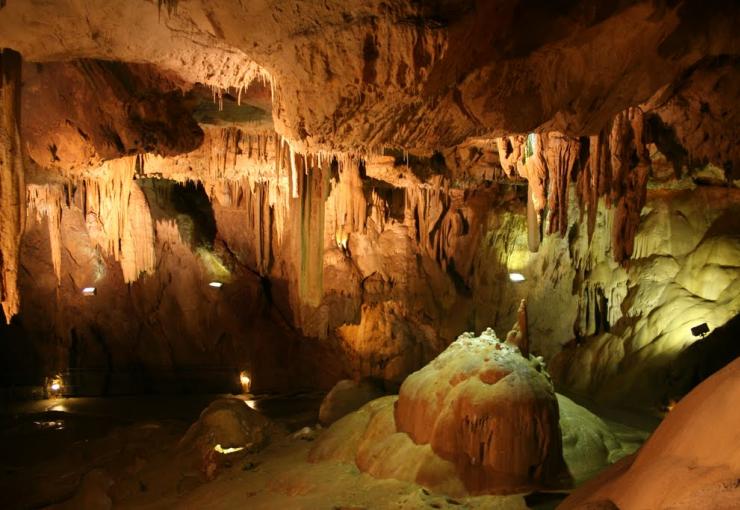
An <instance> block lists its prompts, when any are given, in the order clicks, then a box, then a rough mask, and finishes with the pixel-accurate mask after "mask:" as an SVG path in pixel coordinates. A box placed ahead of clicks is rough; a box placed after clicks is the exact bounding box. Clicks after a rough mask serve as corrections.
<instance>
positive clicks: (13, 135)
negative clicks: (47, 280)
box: [0, 49, 26, 323]
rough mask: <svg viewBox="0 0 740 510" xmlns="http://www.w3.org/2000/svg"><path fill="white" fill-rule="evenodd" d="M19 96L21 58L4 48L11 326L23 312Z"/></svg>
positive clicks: (1, 133) (6, 270)
mask: <svg viewBox="0 0 740 510" xmlns="http://www.w3.org/2000/svg"><path fill="white" fill-rule="evenodd" d="M20 97H21V56H20V55H19V54H18V53H17V52H15V51H13V50H9V49H3V50H1V51H0V302H2V306H3V313H4V314H5V320H6V321H7V322H8V323H10V319H11V318H12V317H13V316H14V315H15V314H17V313H18V311H19V309H20V294H19V291H18V268H19V265H20V261H19V258H20V241H21V236H22V235H23V227H24V224H25V216H26V214H25V199H26V196H25V181H24V164H23V163H24V162H23V152H22V146H21V139H20V129H19V126H20Z"/></svg>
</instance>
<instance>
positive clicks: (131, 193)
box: [77, 156, 156, 283]
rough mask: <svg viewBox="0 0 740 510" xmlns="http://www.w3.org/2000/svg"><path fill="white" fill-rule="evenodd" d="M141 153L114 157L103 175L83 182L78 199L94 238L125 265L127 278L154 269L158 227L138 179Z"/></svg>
mask: <svg viewBox="0 0 740 510" xmlns="http://www.w3.org/2000/svg"><path fill="white" fill-rule="evenodd" d="M137 161H140V158H139V157H137V156H133V157H127V158H120V159H116V160H111V161H108V162H106V163H104V165H103V168H104V170H103V172H102V176H101V177H99V178H93V179H85V180H84V181H83V182H82V186H83V189H82V190H81V194H80V193H79V191H78V195H77V196H78V197H79V198H78V200H79V201H80V202H81V205H82V207H81V209H82V211H83V213H84V215H85V218H86V222H87V229H88V233H89V234H90V237H91V239H92V240H93V242H95V243H96V244H97V245H98V246H100V248H101V249H102V251H103V253H104V254H106V255H109V256H112V257H113V258H114V259H115V260H116V261H118V262H119V263H120V265H121V270H122V271H123V279H124V281H125V282H127V283H128V282H133V281H135V280H137V279H138V278H139V275H140V274H142V273H147V272H150V271H152V270H153V269H154V266H155V263H156V260H155V254H154V227H153V224H152V216H151V212H150V210H149V204H148V202H147V200H146V197H145V196H144V193H143V192H142V191H141V189H140V188H139V186H138V185H137V184H136V182H135V181H134V174H135V173H136V171H137V166H138V165H140V163H139V162H137Z"/></svg>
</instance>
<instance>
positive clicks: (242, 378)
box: [239, 370, 252, 393]
mask: <svg viewBox="0 0 740 510" xmlns="http://www.w3.org/2000/svg"><path fill="white" fill-rule="evenodd" d="M239 383H240V384H241V385H242V392H244V393H249V389H250V388H251V387H252V379H251V378H250V377H249V374H248V373H247V371H246V370H242V371H241V372H240V373H239Z"/></svg>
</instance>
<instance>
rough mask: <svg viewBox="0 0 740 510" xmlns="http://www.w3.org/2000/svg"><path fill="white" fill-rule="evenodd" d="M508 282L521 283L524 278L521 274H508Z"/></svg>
mask: <svg viewBox="0 0 740 510" xmlns="http://www.w3.org/2000/svg"><path fill="white" fill-rule="evenodd" d="M509 280H511V281H512V282H523V281H524V280H526V278H525V277H524V275H523V274H522V273H509Z"/></svg>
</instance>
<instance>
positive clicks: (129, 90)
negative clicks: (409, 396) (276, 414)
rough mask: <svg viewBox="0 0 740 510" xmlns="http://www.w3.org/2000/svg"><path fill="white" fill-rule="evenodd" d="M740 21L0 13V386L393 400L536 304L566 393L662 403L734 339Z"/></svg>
mask: <svg viewBox="0 0 740 510" xmlns="http://www.w3.org/2000/svg"><path fill="white" fill-rule="evenodd" d="M736 10H737V9H729V10H728V11H727V12H723V11H722V10H719V9H711V8H705V7H704V6H703V5H702V4H700V3H699V2H695V1H693V0H692V1H686V2H682V3H680V4H676V5H674V4H670V3H663V2H640V1H635V2H624V3H617V4H614V3H613V2H596V3H593V2H575V3H573V4H572V5H569V6H564V5H560V4H558V5H553V6H549V5H544V4H538V5H534V6H531V8H527V9H525V8H523V4H522V3H520V2H516V1H511V2H509V1H504V2H493V3H491V2H475V1H471V2H435V3H433V5H422V4H419V3H408V2H401V1H398V2H396V1H394V2H369V3H368V2H349V3H346V2H345V3H343V4H342V5H339V4H331V3H330V4H326V3H324V4H323V5H321V4H319V3H314V2H296V3H291V4H290V5H288V4H285V3H282V2H269V3H265V2H251V3H249V5H246V6H245V5H244V3H243V2H232V1H230V0H222V1H218V2H215V3H214V2H200V1H195V0H193V1H188V2H168V3H167V4H166V8H164V9H163V8H162V4H161V3H160V4H159V5H157V3H155V2H150V1H143V0H136V1H131V2H107V1H106V2H102V1H98V2H93V3H91V4H89V5H88V6H86V7H85V8H84V9H83V8H82V7H81V6H80V5H78V3H77V2H72V1H68V0H55V1H53V2H43V3H40V4H37V3H34V4H29V3H25V2H19V1H18V2H9V3H7V4H5V5H4V6H2V7H1V8H0V47H4V46H9V47H13V48H16V49H19V50H20V51H21V53H22V54H23V58H24V59H25V61H24V63H23V69H24V72H23V76H24V80H23V84H22V87H21V89H22V91H23V93H22V94H20V98H18V97H17V96H18V95H15V96H14V98H13V101H16V102H18V101H19V102H20V112H21V113H22V115H11V117H12V118H10V120H9V121H8V122H6V124H8V125H10V126H11V127H13V126H15V127H19V128H20V129H19V131H18V133H19V135H18V136H19V137H20V138H19V140H21V141H22V143H20V142H18V143H16V142H14V143H16V145H19V147H20V146H22V147H23V150H24V151H26V152H27V155H28V158H27V161H23V163H25V168H24V170H23V172H22V174H23V176H24V177H25V179H26V180H27V182H28V185H27V186H25V191H26V200H22V195H23V193H21V192H22V190H23V189H24V186H23V185H18V186H15V185H14V186H15V187H7V186H3V188H2V189H0V191H2V193H3V194H4V195H3V197H5V196H6V195H8V196H10V195H13V193H15V195H18V197H16V198H17V199H13V197H12V196H11V197H10V198H8V199H7V200H6V198H3V219H4V221H6V222H9V223H7V224H8V225H9V226H10V227H12V228H9V229H6V230H3V232H2V234H3V235H2V239H1V240H2V246H3V254H4V255H3V256H4V257H5V260H8V261H10V263H9V264H7V265H6V266H7V267H8V268H10V269H9V271H10V272H11V273H12V272H13V271H14V269H13V268H14V267H15V266H14V262H13V257H15V253H17V252H18V250H19V248H20V261H21V263H20V265H19V268H20V280H19V281H20V283H19V288H20V292H15V291H14V290H12V289H14V286H13V285H5V284H4V287H3V289H5V287H8V288H11V291H12V292H11V294H7V291H5V290H3V292H5V293H4V294H3V300H4V304H5V302H6V301H7V299H6V297H5V296H6V295H9V296H10V297H11V298H12V299H10V301H8V303H9V306H8V307H6V310H5V315H6V318H7V319H9V320H10V319H11V317H12V316H13V315H14V314H15V312H16V311H19V313H18V315H17V317H16V318H15V319H13V320H12V322H11V323H10V325H9V326H3V327H2V329H0V333H2V342H3V348H2V349H3V352H7V353H8V355H7V356H5V357H4V360H5V363H6V364H7V366H8V371H7V373H8V374H19V375H18V378H19V380H21V379H24V380H29V381H30V380H36V381H37V380H39V379H40V378H42V377H43V376H45V375H49V374H51V373H53V372H55V371H58V370H83V371H84V370H88V371H89V370H92V371H96V372H97V373H98V374H102V375H100V376H98V380H97V382H96V383H95V384H92V383H90V385H88V386H90V387H93V386H94V387H95V388H97V389H91V390H90V391H92V392H95V391H109V392H120V391H135V390H136V388H137V387H136V384H135V383H138V382H137V377H138V376H132V375H131V374H146V377H138V379H139V380H143V381H147V380H148V381H149V382H147V383H146V385H144V386H147V385H148V386H147V387H155V386H167V384H171V385H177V384H180V383H173V381H180V382H182V381H187V378H188V377H190V376H187V375H186V374H196V373H199V374H206V373H208V372H209V371H211V372H217V373H218V374H230V375H223V376H222V375H217V376H214V377H213V378H211V379H209V377H208V376H206V375H202V376H201V375H199V376H197V377H196V376H193V377H196V378H197V379H198V380H199V381H200V382H199V383H198V384H207V383H208V381H209V380H210V383H208V384H213V386H214V387H223V386H224V384H222V382H221V381H222V379H219V378H223V379H228V381H230V382H228V383H226V384H225V385H226V386H228V385H230V384H232V383H233V381H234V380H235V378H234V375H233V374H234V373H236V372H237V371H238V370H240V369H244V368H247V369H249V370H250V371H251V372H252V374H253V379H254V382H255V389H264V390H283V389H288V388H295V387H304V386H305V387H326V386H328V385H330V384H331V383H332V382H333V381H334V380H336V379H337V378H339V377H344V376H355V377H360V376H367V375H370V376H373V377H377V378H380V379H383V380H384V381H386V382H387V383H388V384H389V385H390V386H393V385H397V384H398V383H400V381H401V380H403V378H404V377H405V376H406V375H407V374H408V373H409V372H411V371H413V370H415V369H417V368H419V367H420V366H422V365H423V364H425V363H426V362H427V361H428V360H429V359H431V358H433V357H434V356H435V355H436V354H437V353H439V352H440V351H441V350H442V349H444V347H445V346H446V345H447V344H448V343H449V342H450V341H452V340H453V339H454V338H456V337H457V336H458V335H459V334H460V333H461V332H462V331H469V330H474V331H481V330H483V329H484V328H486V327H488V326H493V327H494V328H495V329H496V330H497V331H498V332H499V334H500V335H503V334H504V333H505V332H506V331H507V330H508V329H509V328H510V327H511V325H512V324H513V323H514V322H515V318H516V311H517V309H518V307H519V303H520V302H521V299H522V298H527V303H528V304H527V306H528V317H529V321H530V325H529V326H530V327H529V331H530V342H531V344H532V349H533V351H534V352H535V353H537V354H540V355H542V356H543V357H544V358H545V359H546V360H547V361H548V363H550V366H551V370H552V371H553V374H554V376H555V377H556V380H557V382H558V384H559V385H560V386H561V388H563V389H567V390H570V391H574V392H579V393H585V394H589V395H592V396H599V397H600V398H603V399H613V400H624V399H626V398H627V396H628V395H630V394H631V393H632V392H634V390H635V389H641V390H645V391H642V392H641V395H642V398H644V399H645V400H646V401H650V403H656V402H661V401H664V400H665V399H666V398H670V394H671V393H672V392H673V391H674V389H672V388H671V387H670V384H669V383H666V385H665V386H662V385H660V384H653V385H652V386H651V387H648V384H647V381H648V380H653V381H654V380H655V378H656V377H657V378H658V379H659V378H660V377H661V375H660V374H663V373H665V372H666V371H668V372H671V370H673V369H672V368H671V364H672V362H673V360H675V359H678V358H679V357H682V356H683V357H685V356H684V354H683V353H685V352H686V351H687V349H688V348H689V347H690V346H691V345H693V342H694V339H693V337H688V336H687V335H686V330H687V328H689V327H690V325H691V324H694V323H695V322H699V321H700V320H703V321H706V322H708V324H709V325H710V328H711V329H712V330H713V331H714V330H716V328H719V327H721V326H722V325H723V324H725V323H727V322H728V321H730V320H731V319H732V318H733V317H734V316H735V315H736V314H737V308H738V306H737V284H736V270H737V267H738V265H740V264H739V263H738V254H737V250H736V244H735V243H736V241H737V237H736V235H737V234H736V233H737V229H736V227H735V225H734V222H733V220H732V218H733V216H734V215H735V210H736V208H737V194H736V191H737V187H738V175H737V168H738V165H739V164H740V162H739V161H738V154H737V143H736V141H737V140H738V132H737V127H738V123H737V122H736V120H737V112H736V108H735V105H736V97H735V96H736V92H735V91H737V90H738V86H739V85H740V83H739V82H740V74H738V72H737V68H738V65H737V64H738V60H737V55H738V54H740V49H738V47H737V38H735V37H732V34H733V33H734V32H733V26H734V25H733V19H735V18H736V17H737V16H736V14H737V13H736V12H735V11H736ZM83 11H84V12H83ZM83 18H84V20H85V23H80V20H81V19H83ZM19 20H20V22H19ZM245 26H249V27H253V28H254V30H250V31H245V30H244V27H245ZM19 27H20V28H19ZM132 34H147V37H138V36H134V37H132ZM183 34H187V37H186V36H183ZM3 55H5V52H4V53H3ZM4 84H5V82H4ZM3 90H4V91H5V90H7V88H6V87H4V89H3ZM9 111H10V110H9V109H8V108H5V109H4V110H3V113H4V114H5V116H6V117H8V115H7V112H9ZM19 117H20V118H22V119H25V120H23V121H21V122H18V121H17V118H19ZM6 131H8V130H7V129H6ZM2 145H3V149H4V150H6V149H8V147H10V148H11V149H12V144H11V143H9V142H8V141H6V140H5V139H3V141H2ZM13 150H15V149H13ZM4 161H8V159H7V158H5V160H4ZM14 161H15V162H16V163H18V164H20V163H21V162H22V160H21V159H18V158H16V159H15V160H14ZM14 164H15V163H14ZM6 168H8V167H7V165H5V164H4V166H3V174H2V175H3V178H4V179H7V178H8V177H9V176H10V177H11V178H12V179H15V178H16V177H17V176H18V175H20V174H19V173H18V172H15V173H14V174H13V173H10V172H8V171H6ZM14 182H15V181H14ZM18 182H20V181H18ZM8 190H10V193H9V192H8ZM13 190H15V191H13ZM19 197H20V198H19ZM11 202H12V204H11ZM6 203H7V204H11V205H12V207H10V208H8V207H6ZM24 205H26V206H27V214H26V213H25V212H23V206H24ZM6 211H11V212H13V214H15V212H18V217H17V218H16V217H15V216H14V217H12V218H11V217H10V216H8V215H7V214H6ZM6 216H7V217H6ZM9 218H10V219H9ZM24 219H27V221H28V225H29V226H28V229H27V231H26V233H25V234H24V235H23V238H22V241H19V240H20V239H21V238H20V235H21V231H22V230H23V222H24ZM11 220H12V221H11ZM11 230H12V232H11ZM6 232H10V233H11V234H12V235H6ZM5 253H9V254H10V255H9V256H8V255H5ZM16 258H17V257H16ZM6 266H4V267H3V269H4V268H5V267H6ZM4 271H5V269H4ZM5 272H6V273H7V271H5ZM511 272H520V273H523V274H524V275H525V277H526V281H524V282H521V283H516V282H512V281H511V280H510V279H509V273H511ZM8 274H10V273H8ZM11 276H12V275H11ZM5 279H7V278H5V276H4V280H5ZM212 280H218V281H222V282H223V283H224V287H222V288H221V289H220V290H215V289H213V288H211V287H209V286H208V283H209V282H210V281H212ZM11 283H12V282H11ZM89 285H94V286H95V287H96V288H97V291H98V293H97V295H96V296H95V297H94V298H85V297H83V296H82V295H81V289H82V288H83V287H85V286H89ZM17 296H21V297H22V299H21V301H20V304H18V300H17V299H16V298H17ZM26 296H27V297H26ZM19 307H20V308H19ZM656 374H657V375H656ZM13 377H15V376H12V377H10V379H13ZM116 377H118V379H116ZM11 382H12V381H11ZM142 384H143V383H142ZM188 384H190V383H188ZM96 385H97V386H96ZM186 385H187V384H186ZM190 386H192V384H191V385H190ZM145 389H146V388H145Z"/></svg>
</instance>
